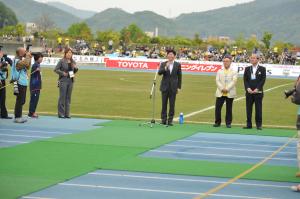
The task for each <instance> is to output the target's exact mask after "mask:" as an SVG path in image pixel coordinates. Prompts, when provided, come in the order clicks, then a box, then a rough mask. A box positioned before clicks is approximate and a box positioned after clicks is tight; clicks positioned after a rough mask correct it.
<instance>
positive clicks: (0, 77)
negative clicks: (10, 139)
mask: <svg viewBox="0 0 300 199" xmlns="http://www.w3.org/2000/svg"><path fill="white" fill-rule="evenodd" d="M8 65H10V66H11V65H12V60H11V59H10V58H9V57H7V55H5V54H4V53H3V51H2V46H0V117H1V118H2V119H12V118H11V117H9V116H8V113H7V109H6V106H5V101H6V79H7V76H8Z"/></svg>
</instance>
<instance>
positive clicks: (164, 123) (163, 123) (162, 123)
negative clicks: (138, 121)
mask: <svg viewBox="0 0 300 199" xmlns="http://www.w3.org/2000/svg"><path fill="white" fill-rule="evenodd" d="M159 124H160V125H167V123H166V122H161V123H159Z"/></svg>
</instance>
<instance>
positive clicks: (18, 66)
mask: <svg viewBox="0 0 300 199" xmlns="http://www.w3.org/2000/svg"><path fill="white" fill-rule="evenodd" d="M30 66H31V54H30V52H27V51H26V49H25V48H18V49H17V51H16V57H15V59H14V61H13V64H12V71H11V79H12V80H13V81H14V86H15V93H14V94H15V95H16V104H15V121H14V122H15V123H24V122H27V120H26V119H24V118H22V110H23V105H24V104H25V102H26V91H27V86H28V74H27V72H28V70H29V69H30Z"/></svg>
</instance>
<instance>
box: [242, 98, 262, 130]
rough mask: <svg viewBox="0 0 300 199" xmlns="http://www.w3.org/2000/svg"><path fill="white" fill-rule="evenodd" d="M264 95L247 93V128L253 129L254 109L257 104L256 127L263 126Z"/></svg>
mask: <svg viewBox="0 0 300 199" xmlns="http://www.w3.org/2000/svg"><path fill="white" fill-rule="evenodd" d="M263 97H264V95H263V93H258V94H249V93H246V112H247V126H248V127H252V109H253V104H255V123H256V127H261V126H262V100H263Z"/></svg>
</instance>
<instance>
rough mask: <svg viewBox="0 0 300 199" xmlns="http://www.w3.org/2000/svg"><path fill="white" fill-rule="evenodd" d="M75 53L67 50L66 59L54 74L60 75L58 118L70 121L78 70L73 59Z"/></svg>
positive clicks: (63, 59)
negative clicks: (75, 78)
mask: <svg viewBox="0 0 300 199" xmlns="http://www.w3.org/2000/svg"><path fill="white" fill-rule="evenodd" d="M72 56H73V52H72V50H71V49H70V48H66V49H65V55H64V58H62V59H61V60H60V61H59V62H58V64H57V65H56V67H55V69H54V72H56V73H57V74H58V75H59V80H58V81H59V82H58V83H59V99H58V117H59V118H68V119H70V118H71V117H70V104H71V95H72V90H73V83H74V77H75V73H77V71H78V68H77V67H76V63H75V61H74V60H73V58H72Z"/></svg>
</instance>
